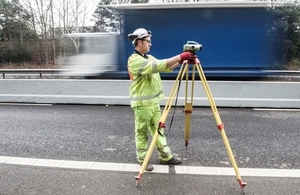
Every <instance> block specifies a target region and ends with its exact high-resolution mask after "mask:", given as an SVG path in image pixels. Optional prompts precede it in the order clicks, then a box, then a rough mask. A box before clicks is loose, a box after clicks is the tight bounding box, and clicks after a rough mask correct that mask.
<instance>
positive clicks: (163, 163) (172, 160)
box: [159, 156, 181, 165]
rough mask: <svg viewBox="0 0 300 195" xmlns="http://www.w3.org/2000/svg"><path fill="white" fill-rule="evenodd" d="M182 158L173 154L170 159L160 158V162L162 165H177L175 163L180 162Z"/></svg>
mask: <svg viewBox="0 0 300 195" xmlns="http://www.w3.org/2000/svg"><path fill="white" fill-rule="evenodd" d="M180 163H181V159H180V158H177V157H175V156H173V158H171V159H170V160H167V161H164V160H159V164H161V165H175V164H180Z"/></svg>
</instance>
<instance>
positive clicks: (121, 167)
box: [0, 156, 300, 178]
mask: <svg viewBox="0 0 300 195" xmlns="http://www.w3.org/2000/svg"><path fill="white" fill-rule="evenodd" d="M0 164H11V165H27V166H42V167H52V168H70V169H87V170H105V171H125V172H139V171H140V165H138V164H129V163H108V162H92V161H71V160H55V159H38V158H22V157H11V156H0ZM238 170H239V172H240V175H241V177H243V176H249V177H294V178H300V169H264V168H239V169H238ZM152 172H154V173H169V166H168V165H154V170H153V171H152ZM175 173H176V174H191V175H216V176H235V172H234V169H233V168H229V167H202V166H201V167H200V166H182V165H177V166H175Z"/></svg>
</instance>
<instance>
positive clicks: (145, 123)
mask: <svg viewBox="0 0 300 195" xmlns="http://www.w3.org/2000/svg"><path fill="white" fill-rule="evenodd" d="M133 110H134V118H135V146H136V155H137V159H138V162H140V163H142V162H143V161H144V159H145V157H146V153H147V148H148V135H149V132H150V134H151V136H152V137H153V135H154V133H155V131H157V128H158V124H159V120H160V118H161V109H160V105H159V103H156V104H154V105H151V106H138V107H134V108H133ZM163 131H164V130H163V129H161V130H160V133H161V134H159V135H158V139H157V142H156V148H157V150H158V153H159V158H160V160H162V161H168V160H170V159H171V158H172V157H173V155H172V153H171V149H170V148H169V146H168V145H167V140H166V137H165V136H164V134H163Z"/></svg>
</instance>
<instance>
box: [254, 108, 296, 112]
mask: <svg viewBox="0 0 300 195" xmlns="http://www.w3.org/2000/svg"><path fill="white" fill-rule="evenodd" d="M253 110H258V111H287V112H299V111H300V109H294V108H253Z"/></svg>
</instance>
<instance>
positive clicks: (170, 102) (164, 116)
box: [134, 66, 188, 186]
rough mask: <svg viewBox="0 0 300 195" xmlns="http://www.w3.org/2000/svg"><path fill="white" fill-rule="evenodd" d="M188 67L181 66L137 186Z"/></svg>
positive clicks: (136, 177)
mask: <svg viewBox="0 0 300 195" xmlns="http://www.w3.org/2000/svg"><path fill="white" fill-rule="evenodd" d="M187 67H188V66H181V68H180V70H179V73H178V75H177V78H176V81H175V83H174V85H173V87H172V89H171V93H170V95H169V98H168V100H167V102H166V105H165V108H164V110H163V112H162V115H161V118H160V122H159V124H158V128H157V131H156V132H155V133H154V135H153V138H152V141H151V144H150V146H149V148H148V150H147V153H146V157H145V159H144V162H143V164H142V166H141V169H140V172H139V174H138V175H137V176H135V177H134V178H135V180H136V186H137V185H138V182H139V181H140V180H141V178H142V175H143V174H144V172H145V169H146V166H147V165H148V162H149V160H150V157H151V155H152V152H153V150H154V147H155V145H156V142H157V139H158V136H159V134H160V131H161V129H163V128H165V121H166V119H167V117H168V114H169V111H170V109H171V106H172V104H173V102H174V100H175V97H176V94H177V92H178V87H179V79H180V80H182V78H183V75H184V74H183V72H185V71H187Z"/></svg>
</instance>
